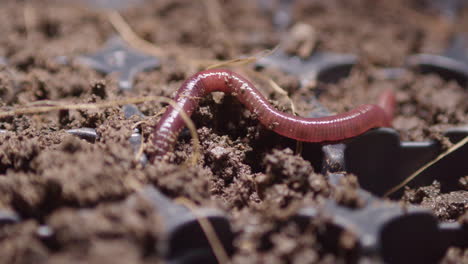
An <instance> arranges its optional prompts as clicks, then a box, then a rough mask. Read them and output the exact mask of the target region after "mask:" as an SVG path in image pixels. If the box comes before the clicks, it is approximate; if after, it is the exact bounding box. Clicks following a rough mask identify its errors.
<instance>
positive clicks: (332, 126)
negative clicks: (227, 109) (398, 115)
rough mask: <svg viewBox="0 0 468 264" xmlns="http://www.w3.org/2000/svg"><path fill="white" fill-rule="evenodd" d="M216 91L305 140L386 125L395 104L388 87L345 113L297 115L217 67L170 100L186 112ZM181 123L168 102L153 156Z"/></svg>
mask: <svg viewBox="0 0 468 264" xmlns="http://www.w3.org/2000/svg"><path fill="white" fill-rule="evenodd" d="M216 91H219V92H224V93H229V94H232V95H233V96H236V97H237V99H238V100H239V101H240V102H241V103H242V104H243V105H244V106H245V107H247V109H248V110H250V111H251V112H252V113H254V115H255V116H256V117H257V118H258V120H259V121H260V123H261V124H263V125H264V126H266V127H267V128H269V129H271V130H273V131H275V132H276V133H278V134H280V135H282V136H285V137H288V138H292V139H296V140H299V141H305V142H326V141H341V140H344V139H348V138H352V137H355V136H358V135H360V134H362V133H364V132H366V131H367V130H369V129H371V128H376V127H389V126H391V122H392V119H393V111H394V104H395V98H394V95H393V92H392V91H390V90H389V91H385V92H384V93H383V94H382V95H381V96H380V99H379V100H378V104H377V105H376V104H365V105H361V106H358V107H356V108H354V109H352V110H350V111H348V112H346V113H342V114H337V115H332V116H326V117H319V118H304V117H299V116H294V115H292V114H287V113H283V112H280V111H278V110H277V109H275V108H274V107H273V106H272V105H270V103H269V102H268V101H267V99H265V97H263V95H262V94H261V93H260V92H259V91H258V90H257V89H256V88H255V86H254V85H253V84H252V83H251V82H250V81H248V80H247V79H245V78H244V77H242V76H240V75H239V74H237V73H234V72H231V71H228V70H220V69H213V70H206V71H201V72H199V73H197V74H195V75H193V76H192V77H190V78H189V79H187V80H186V81H185V82H184V83H183V84H182V86H181V87H180V88H179V90H178V91H177V93H176V96H175V99H174V100H175V102H176V103H177V105H178V106H179V107H180V109H182V110H183V111H185V112H186V113H187V115H188V116H190V115H191V114H192V113H193V111H195V109H196V108H197V107H198V103H199V101H200V99H201V98H202V97H204V96H205V95H207V94H209V93H211V92H216ZM184 126H185V123H184V121H183V119H182V118H181V116H180V114H179V111H178V110H177V109H175V108H174V107H172V106H169V107H168V109H167V110H166V112H165V113H164V114H163V116H162V117H161V119H160V120H159V122H158V123H157V124H156V126H155V127H154V137H153V144H154V146H155V156H163V155H165V154H166V153H167V152H168V151H170V150H171V149H172V147H173V145H174V143H175V141H176V139H177V136H178V134H179V132H180V131H181V130H182V128H183V127H184Z"/></svg>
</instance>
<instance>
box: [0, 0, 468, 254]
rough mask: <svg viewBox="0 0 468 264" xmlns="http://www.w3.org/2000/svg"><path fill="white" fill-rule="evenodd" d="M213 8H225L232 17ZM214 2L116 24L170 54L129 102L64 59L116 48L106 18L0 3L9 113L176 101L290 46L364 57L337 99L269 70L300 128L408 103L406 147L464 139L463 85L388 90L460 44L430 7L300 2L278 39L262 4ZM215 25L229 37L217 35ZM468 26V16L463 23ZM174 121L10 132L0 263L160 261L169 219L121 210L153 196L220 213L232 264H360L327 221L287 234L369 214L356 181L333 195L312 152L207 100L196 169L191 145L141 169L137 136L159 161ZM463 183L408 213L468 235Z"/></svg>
mask: <svg viewBox="0 0 468 264" xmlns="http://www.w3.org/2000/svg"><path fill="white" fill-rule="evenodd" d="M203 1H206V2H207V3H210V2H220V3H221V9H220V10H217V9H216V6H215V5H205V4H204V3H203ZM203 1H184V0H161V1H149V2H148V3H143V4H139V5H136V6H134V7H131V8H128V9H125V10H122V11H121V14H122V15H123V17H124V18H125V20H126V21H127V22H128V23H129V25H130V26H131V28H132V29H133V30H134V31H135V32H136V34H138V35H139V36H140V37H142V38H144V39H145V40H147V41H149V42H151V43H154V44H155V45H156V46H157V47H158V48H159V49H161V50H163V51H164V54H163V55H162V56H160V58H159V59H160V60H161V65H162V66H161V68H160V69H157V70H151V71H148V72H144V73H139V74H138V75H137V77H136V80H135V83H134V87H133V89H132V90H131V91H126V92H121V91H119V89H118V85H117V82H116V78H115V77H116V75H115V74H110V75H106V76H104V75H102V74H100V73H98V72H96V71H94V70H92V69H89V68H87V67H85V66H82V65H79V64H77V63H70V64H63V63H61V62H60V60H58V59H57V58H58V57H59V56H67V57H69V58H73V57H75V56H78V55H82V54H89V53H93V52H96V51H97V50H99V49H100V48H101V47H102V46H103V44H104V43H105V41H106V40H107V39H108V38H109V37H111V36H113V35H115V34H117V32H116V31H115V30H114V29H113V27H112V25H111V23H110V22H109V19H108V17H107V15H106V13H105V10H103V9H97V8H93V7H89V6H88V7H85V6H79V7H77V6H75V5H73V4H72V3H71V2H70V1H61V0H54V1H52V0H40V1H13V0H10V1H2V3H1V4H0V6H1V8H0V32H2V36H1V37H0V57H3V58H6V61H7V64H6V65H2V64H1V63H0V107H1V111H6V110H10V109H13V108H16V107H20V106H25V105H32V104H33V103H34V102H36V101H39V100H51V101H58V102H66V103H68V104H77V103H99V102H103V101H109V100H117V99H125V98H129V97H136V96H146V95H158V96H166V97H171V96H173V94H174V92H175V91H176V90H177V88H178V87H179V86H180V85H181V83H182V82H183V81H184V80H185V79H186V78H188V77H189V76H190V75H191V74H193V73H195V72H196V71H198V70H201V69H203V66H200V65H199V64H197V62H199V61H200V60H224V59H231V58H237V57H240V56H242V55H253V54H256V53H257V52H260V51H263V50H265V49H271V48H274V47H275V46H277V45H278V44H279V43H281V44H284V45H285V46H287V52H288V53H290V54H297V55H299V56H306V55H308V54H310V53H312V52H314V51H333V52H340V53H350V54H355V55H358V56H359V58H360V60H359V63H358V65H357V66H356V67H355V68H354V69H353V70H352V72H351V74H350V76H348V77H346V78H344V79H342V80H340V81H339V82H337V83H334V84H331V83H316V84H309V85H307V86H306V87H300V80H299V79H298V78H297V77H295V76H292V75H288V74H285V73H282V72H280V71H279V70H277V69H264V70H263V71H261V74H263V75H265V76H268V77H270V78H272V79H273V80H274V81H275V82H276V83H277V84H278V85H280V86H281V87H282V88H283V89H284V90H286V91H287V92H288V94H289V95H290V97H291V98H292V100H293V102H294V105H295V107H296V110H297V112H298V114H299V115H304V116H305V115H307V114H308V113H310V111H312V110H313V108H314V107H313V106H312V105H311V104H310V101H309V100H310V98H311V97H312V96H313V95H317V94H320V97H319V100H320V101H321V102H322V103H323V105H325V106H326V107H328V108H329V109H330V110H331V111H333V112H342V111H345V110H348V109H350V108H352V107H354V106H356V105H358V104H363V103H371V102H374V101H375V100H376V98H377V96H378V94H379V92H381V91H382V90H383V89H385V88H391V89H394V90H395V92H396V100H397V104H398V106H397V112H396V116H395V120H394V122H393V123H394V127H395V129H396V130H397V131H398V132H399V133H400V135H401V139H402V140H408V141H424V140H430V139H440V133H442V132H443V131H445V130H446V129H448V128H453V127H458V126H464V125H465V126H466V125H467V124H468V115H467V114H466V113H467V112H468V93H467V92H466V90H465V89H466V87H465V86H463V85H460V84H458V83H456V82H454V81H447V80H443V79H442V78H440V77H439V76H436V75H423V74H420V73H417V72H413V71H406V72H404V73H403V74H402V76H400V78H398V79H395V80H391V79H386V78H383V77H382V74H381V70H382V68H387V67H400V66H402V65H403V64H404V61H405V58H407V57H408V56H409V55H411V54H415V53H421V52H433V53H442V52H443V50H444V49H445V47H447V45H448V42H449V39H450V35H451V33H452V32H454V31H456V30H459V29H460V26H459V24H457V23H456V22H454V21H452V20H450V19H449V18H447V17H444V16H441V15H440V14H438V13H437V12H436V11H434V10H432V9H430V8H429V7H428V6H427V5H424V4H422V2H424V1H420V0H414V1H403V0H398V1H373V0H353V1H347V0H346V1H345V0H330V1H307V0H300V1H297V2H296V3H295V4H294V5H293V7H292V9H291V10H292V18H291V19H292V25H291V26H289V27H287V28H285V29H283V30H281V29H278V28H275V27H274V26H273V24H272V16H273V15H274V12H272V10H270V9H268V8H266V9H261V8H260V7H259V5H256V2H255V1H234V0H233V1H209V0H203ZM74 2H75V4H78V3H79V2H80V1H74ZM263 2H275V1H263ZM207 6H208V7H209V8H211V9H207ZM213 12H214V13H215V14H218V15H219V19H220V20H221V22H222V23H213V21H216V19H217V18H216V16H215V17H213V15H210V14H212V13H213ZM466 18H468V16H467V15H466V14H463V15H462V16H461V17H460V18H459V21H461V22H460V23H461V24H463V23H465V24H466V21H467V19H466ZM288 38H289V39H290V42H289V43H287V41H286V40H285V39H288ZM174 54H179V56H175V55H174ZM181 57H182V58H183V59H182V60H181V59H180V58H181ZM250 68H253V67H251V66H246V67H245V68H237V69H234V70H235V71H239V72H241V73H243V74H246V75H247V77H248V78H249V79H252V80H253V81H254V82H255V83H256V84H258V85H259V87H260V89H261V91H262V93H263V94H265V95H266V96H267V97H268V98H269V99H270V101H271V102H272V104H273V105H275V106H276V107H278V108H279V109H281V110H283V111H287V112H291V106H290V104H289V102H288V100H285V98H284V96H282V95H280V94H278V93H277V92H275V91H274V90H273V89H272V88H271V87H269V86H268V84H267V83H266V82H265V80H262V79H261V78H257V77H255V76H254V75H252V74H249V72H250ZM247 69H249V70H247ZM164 107H165V106H164V104H161V103H157V102H156V103H155V102H145V103H141V104H138V108H139V109H140V110H141V111H142V112H143V113H144V114H145V115H146V116H147V117H145V118H143V117H136V116H134V117H132V118H131V119H125V117H124V115H123V111H122V110H121V108H120V107H118V106H115V107H110V108H106V109H99V110H70V111H68V110H61V111H54V112H50V113H44V114H33V115H17V116H12V117H6V118H1V119H0V142H1V143H0V256H1V258H0V263H64V262H67V263H70V262H80V263H81V262H83V263H105V262H110V261H112V262H117V263H158V262H162V261H163V256H161V254H160V253H159V251H158V250H156V248H158V247H159V246H160V245H161V243H163V241H162V233H164V230H163V227H162V226H163V225H162V224H161V221H160V219H159V218H158V216H157V214H156V213H155V211H154V210H153V209H152V208H151V207H150V205H148V204H146V203H145V201H141V203H139V206H138V207H137V208H135V207H132V206H128V203H127V202H126V201H127V200H126V198H128V197H129V196H131V195H132V194H133V193H135V192H136V191H138V190H140V189H141V188H142V187H143V186H145V185H148V184H151V185H154V186H155V187H157V188H158V189H159V190H161V191H162V192H163V193H164V194H166V195H167V196H168V197H170V198H176V197H186V198H188V199H190V200H191V201H193V202H194V203H196V204H197V205H199V206H208V205H209V206H215V207H217V208H220V209H222V210H224V211H225V212H226V215H227V217H228V219H229V222H230V224H231V226H232V228H233V230H234V232H235V234H236V237H235V241H234V247H235V253H234V255H233V263H346V262H351V261H353V258H352V257H351V255H352V254H351V253H350V252H351V251H352V250H353V247H354V246H353V245H354V244H353V243H352V242H353V241H354V238H352V236H348V235H346V234H347V233H345V234H344V235H343V236H342V237H343V239H342V243H341V244H340V248H338V249H329V248H327V247H326V246H324V245H323V244H322V243H321V240H320V238H319V236H318V233H319V230H320V229H321V227H322V226H323V225H324V223H326V222H327V221H328V220H327V219H323V218H321V217H317V218H316V219H313V220H311V222H310V223H309V224H308V225H307V226H305V227H304V226H302V227H300V226H298V225H297V223H296V222H294V221H291V217H292V216H293V215H295V213H296V212H297V210H298V209H299V208H301V207H304V206H315V205H317V204H320V203H322V202H323V201H324V200H325V199H333V200H336V201H337V202H338V203H339V204H341V205H344V206H348V207H351V208H358V207H360V206H361V205H362V201H360V200H359V197H358V194H357V192H358V188H359V183H358V182H357V178H356V177H354V176H352V175H349V176H348V177H347V178H346V179H344V180H343V181H342V182H341V183H340V185H339V187H337V186H333V185H331V184H330V183H329V182H328V181H327V178H326V177H325V176H324V175H322V174H320V172H321V160H319V159H315V158H313V157H319V156H320V155H321V154H320V153H319V152H317V151H318V149H319V148H318V146H317V145H313V146H312V145H308V144H305V145H304V146H303V147H304V150H303V152H302V153H309V154H310V153H315V154H311V155H300V154H297V146H296V142H295V141H293V140H290V139H286V138H283V137H281V136H279V135H276V134H275V133H273V132H271V131H270V130H268V129H267V128H265V127H263V126H261V125H260V124H259V122H258V121H257V120H256V119H255V118H254V116H253V115H252V113H250V112H249V111H247V110H245V109H244V108H243V107H242V105H241V104H240V103H239V102H238V101H237V100H236V99H235V98H234V97H232V96H227V95H222V94H217V95H213V96H209V97H208V98H206V99H204V100H203V101H202V103H201V106H200V108H199V109H198V110H197V111H196V113H195V114H194V115H193V116H192V119H193V121H194V123H195V124H196V127H197V133H198V135H199V138H200V142H201V149H202V153H201V157H200V161H199V162H198V164H196V165H191V164H189V163H188V162H187V160H189V158H190V157H191V155H192V154H193V152H194V149H193V146H192V141H191V137H190V133H189V131H188V130H184V131H182V133H181V135H180V136H179V141H178V144H177V146H176V148H175V151H174V153H171V154H170V155H168V156H167V157H166V158H165V160H163V161H156V162H150V163H148V164H146V166H142V165H141V164H140V163H139V161H138V160H137V159H136V157H135V153H134V150H133V148H132V146H131V144H130V142H129V141H128V138H129V137H130V135H131V134H132V131H133V126H134V125H135V124H136V123H137V122H140V124H139V128H140V129H141V131H142V135H143V138H144V142H143V143H144V153H146V154H151V153H152V151H154V150H153V149H152V146H151V140H150V138H151V132H152V126H153V125H154V124H155V123H156V122H157V120H158V117H159V116H160V115H161V113H162V111H163V110H164ZM81 127H88V128H95V129H96V131H97V134H98V138H97V139H96V141H95V142H94V143H92V142H88V141H86V140H82V139H79V138H77V137H75V136H72V135H70V134H68V133H67V132H66V130H67V129H72V128H81ZM310 157H312V158H310ZM448 173H449V172H448ZM467 182H468V180H467V179H466V177H465V178H462V179H460V189H459V190H457V191H454V192H451V193H442V192H441V191H440V190H441V188H440V184H438V183H434V184H433V185H431V186H425V187H424V186H420V187H418V188H415V189H408V190H406V193H405V195H404V196H403V198H402V200H401V202H409V203H413V204H418V205H421V206H423V207H426V208H429V209H430V210H432V211H433V212H434V214H435V215H436V216H437V217H438V218H439V219H440V220H441V221H457V220H458V219H462V220H460V221H466V220H463V219H466V218H467V214H466V211H467V210H466V209H467V204H468V201H467V199H468V198H467V194H468V191H467ZM2 212H3V213H4V214H2ZM11 212H14V213H16V214H17V215H18V216H19V217H21V219H22V220H21V221H20V222H19V223H15V224H4V223H5V222H6V221H7V220H5V219H1V217H3V215H8V214H11ZM466 259H467V253H466V249H465V250H464V249H459V248H451V249H450V250H448V252H447V255H446V256H445V258H444V263H461V262H462V261H466Z"/></svg>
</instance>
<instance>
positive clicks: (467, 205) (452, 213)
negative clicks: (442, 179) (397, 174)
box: [404, 182, 468, 221]
mask: <svg viewBox="0 0 468 264" xmlns="http://www.w3.org/2000/svg"><path fill="white" fill-rule="evenodd" d="M404 199H406V200H407V201H409V202H411V203H416V204H419V205H421V206H422V207H425V208H428V209H430V210H432V211H433V212H434V214H435V215H436V216H437V217H438V218H439V219H440V220H443V221H456V220H457V219H458V218H460V217H461V216H463V215H464V214H465V213H466V212H467V210H468V193H467V192H466V191H461V190H460V191H453V192H450V193H441V192H440V183H438V182H434V183H433V184H432V185H430V186H426V187H420V188H417V189H416V190H412V189H407V190H406V191H405V196H404Z"/></svg>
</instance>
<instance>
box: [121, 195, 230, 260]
mask: <svg viewBox="0 0 468 264" xmlns="http://www.w3.org/2000/svg"><path fill="white" fill-rule="evenodd" d="M137 197H138V198H141V199H144V200H147V201H148V202H150V204H152V205H153V206H154V209H155V211H156V213H157V214H158V215H159V216H160V217H161V219H162V221H163V225H164V233H165V243H163V245H162V247H161V248H159V250H160V252H161V253H162V255H163V256H165V257H166V259H167V260H168V262H169V263H184V264H185V263H217V261H216V258H215V255H214V253H213V251H212V249H211V245H210V243H209V241H208V239H207V237H206V234H205V231H204V230H203V228H202V226H201V225H200V222H199V219H200V218H204V219H206V220H208V221H209V223H210V224H211V226H212V227H213V230H214V232H215V233H216V236H217V237H218V238H219V240H220V242H221V245H222V246H223V248H224V249H225V251H226V253H227V254H228V255H229V256H230V255H232V253H233V252H234V247H233V243H232V242H233V239H234V234H233V232H232V231H231V227H230V224H229V221H228V219H227V217H226V216H225V215H224V213H223V212H222V211H220V210H218V209H215V208H198V209H196V211H195V212H193V211H191V210H189V209H188V208H186V207H185V206H183V205H180V204H177V203H175V202H174V201H172V200H171V199H169V198H168V197H166V196H165V195H164V194H162V193H161V192H160V191H159V190H157V189H156V188H154V187H152V186H147V187H145V188H143V189H142V190H141V191H139V192H138V193H136V194H135V195H133V196H131V197H130V198H128V199H127V201H126V203H127V204H128V205H129V206H132V204H135V203H137V202H138V199H137Z"/></svg>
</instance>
